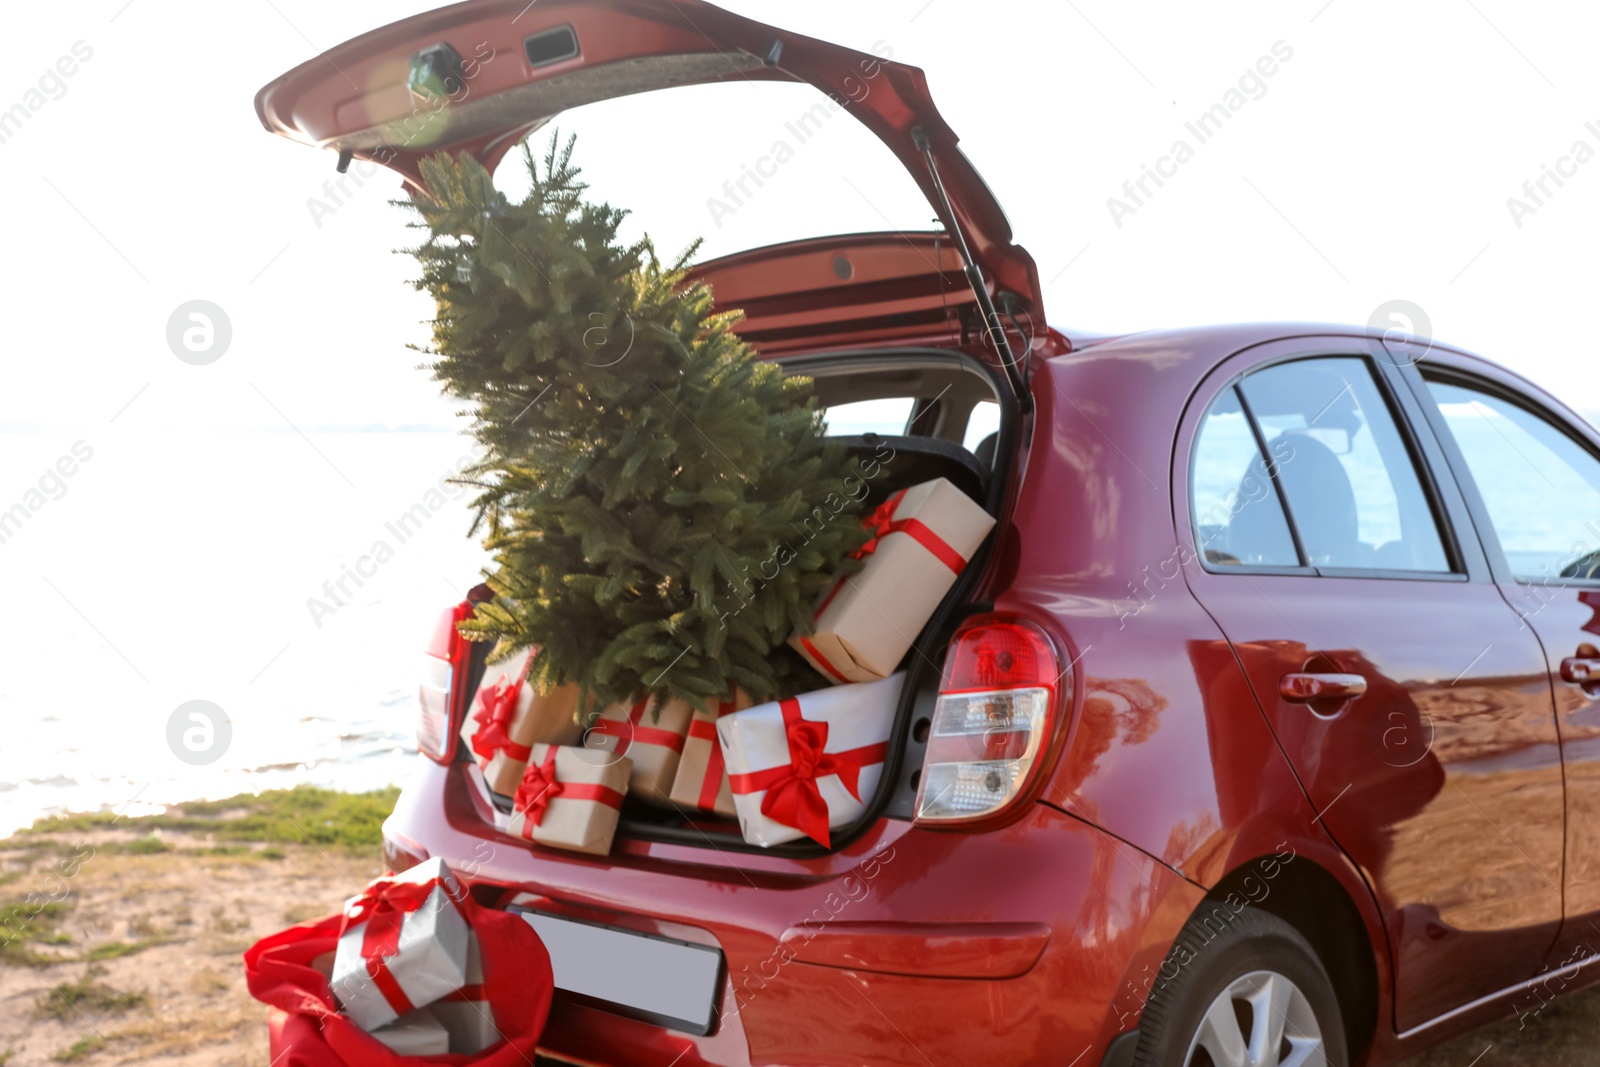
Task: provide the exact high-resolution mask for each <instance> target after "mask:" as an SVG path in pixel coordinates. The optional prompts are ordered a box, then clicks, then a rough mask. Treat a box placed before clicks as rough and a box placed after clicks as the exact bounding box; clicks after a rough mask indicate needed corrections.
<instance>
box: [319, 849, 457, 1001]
mask: <svg viewBox="0 0 1600 1067" xmlns="http://www.w3.org/2000/svg"><path fill="white" fill-rule="evenodd" d="M430 886H431V888H429V887H430ZM463 893H464V890H463V889H462V888H461V883H459V882H457V881H456V878H455V875H453V874H451V873H450V869H449V868H448V867H446V866H445V865H444V862H443V861H442V860H439V859H431V860H428V861H426V862H424V863H420V864H418V865H417V866H415V867H413V868H411V869H410V870H408V871H405V872H403V873H401V874H397V875H395V876H394V877H392V878H389V879H384V880H381V881H378V882H374V883H373V884H372V885H371V886H369V887H368V888H367V890H366V891H364V892H363V893H362V895H361V896H359V897H355V898H352V899H351V901H350V902H349V903H348V904H347V905H346V907H345V914H346V915H347V916H351V917H352V918H357V919H359V921H352V922H350V923H349V925H348V927H347V928H346V929H345V931H344V932H343V933H342V934H340V935H339V942H338V945H337V947H336V948H335V949H334V956H333V977H332V978H331V979H330V980H329V984H330V985H331V986H332V988H333V992H334V995H335V996H337V997H338V998H339V1003H340V1005H341V1007H342V1008H343V1009H344V1013H345V1014H346V1015H348V1016H349V1017H350V1019H351V1021H353V1022H354V1023H355V1024H356V1025H357V1026H359V1027H361V1028H362V1029H363V1030H367V1031H372V1030H376V1029H377V1028H378V1027H380V1026H385V1025H387V1024H389V1023H392V1022H394V1021H395V1020H396V1019H398V1018H399V1017H400V1016H402V1015H405V1014H407V1013H408V1012H410V1011H412V1010H414V1009H416V1008H420V1007H423V1006H425V1005H428V1004H431V1003H433V1002H434V1001H436V1000H438V999H439V998H440V997H443V996H446V995H448V994H450V993H452V992H454V991H455V990H457V989H460V988H461V987H462V986H463V985H464V984H466V980H467V943H468V940H469V939H470V936H471V932H472V931H471V929H470V928H469V927H468V926H467V920H466V919H465V918H464V917H463V916H462V914H461V911H460V909H459V907H458V905H457V904H456V901H458V900H460V899H461V896H462V894H463ZM423 894H426V895H423ZM384 895H388V896H390V897H391V899H392V900H395V901H396V902H397V905H396V906H397V910H399V911H400V912H401V913H402V914H401V917H400V927H399V937H398V940H397V942H396V943H395V945H394V946H393V947H394V948H395V952H394V954H393V955H387V954H385V955H383V956H382V957H380V958H373V959H369V958H368V957H367V956H366V955H365V954H364V947H365V944H366V941H367V934H368V930H369V927H370V926H371V923H372V920H369V919H367V918H364V917H362V916H363V915H364V914H365V912H364V911H363V909H370V907H371V906H372V903H373V900H374V898H375V897H381V896H384ZM381 925H383V923H382V922H381V920H380V926H381ZM374 932H375V933H376V932H377V931H374Z"/></svg>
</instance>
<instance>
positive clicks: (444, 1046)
mask: <svg viewBox="0 0 1600 1067" xmlns="http://www.w3.org/2000/svg"><path fill="white" fill-rule="evenodd" d="M371 1033H372V1036H373V1037H375V1038H377V1039H378V1040H379V1041H382V1042H383V1043H384V1044H385V1045H388V1046H389V1048H390V1050H392V1051H394V1052H397V1053H399V1054H400V1055H402V1056H440V1055H443V1054H444V1053H446V1052H449V1051H451V1049H450V1034H449V1032H448V1031H447V1030H446V1029H445V1028H444V1025H443V1024H442V1023H440V1022H439V1020H438V1019H436V1018H434V1015H433V1012H432V1010H431V1009H429V1008H418V1009H417V1010H416V1011H413V1012H407V1013H406V1014H405V1015H402V1016H400V1018H398V1019H396V1020H395V1021H394V1022H392V1023H390V1024H389V1025H388V1026H380V1027H378V1028H377V1029H376V1030H373V1031H372V1032H371Z"/></svg>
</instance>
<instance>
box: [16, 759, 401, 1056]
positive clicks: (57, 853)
mask: <svg viewBox="0 0 1600 1067" xmlns="http://www.w3.org/2000/svg"><path fill="white" fill-rule="evenodd" d="M296 792H297V793H298V792H300V791H296ZM264 795H265V796H271V794H264ZM281 797H282V795H281V794H280V798H281ZM243 799H244V800H245V801H246V802H250V801H251V798H243ZM382 803H385V801H381V800H380V802H379V806H381V805H382ZM386 803H388V804H391V805H392V803H393V795H392V794H390V795H389V797H388V800H387V801H386ZM255 805H256V807H257V809H259V802H255ZM279 806H280V807H282V808H283V809H284V814H283V815H282V816H277V815H276V813H270V812H268V813H263V812H261V811H260V810H254V811H253V810H252V807H251V805H250V804H249V803H247V804H246V805H245V806H242V807H240V808H235V809H227V808H226V807H225V806H223V805H203V806H201V807H202V809H204V810H203V813H202V814H200V815H198V816H189V817H186V818H185V817H174V816H171V815H169V816H166V817H161V818H159V819H157V820H137V821H130V820H126V819H123V820H120V821H119V822H117V823H115V824H110V823H109V820H106V819H97V820H65V821H58V823H56V824H54V825H55V826H56V827H57V828H56V829H54V830H52V831H50V832H42V833H41V832H37V831H38V829H40V828H42V827H45V826H50V825H52V824H47V823H42V824H40V826H39V827H36V828H35V832H29V833H25V834H19V835H17V836H16V837H13V838H10V839H7V840H5V841H0V904H3V905H4V907H3V909H0V1064H3V1065H4V1067H35V1065H45V1064H56V1063H61V1062H82V1063H86V1064H118V1063H140V1064H151V1065H156V1064H160V1065H163V1067H165V1065H171V1067H179V1065H182V1067H202V1065H204V1067H212V1065H218V1067H221V1065H238V1067H245V1065H252V1067H254V1065H262V1064H266V1063H267V1062H268V1059H269V1057H268V1055H267V1033H266V1023H265V1018H266V1008H265V1007H264V1006H263V1005H262V1004H260V1003H258V1002H257V1001H255V1000H252V999H251V998H250V995H249V994H248V993H247V992H246V991H245V984H244V969H243V966H242V965H241V963H240V959H239V956H240V953H242V952H243V951H244V949H245V948H246V947H247V946H249V945H250V944H251V943H252V942H254V941H255V940H257V939H258V938H260V937H263V936H265V935H267V934H270V933H273V932H275V931H277V930H280V929H282V928H284V927H285V926H289V925H291V924H293V923H296V922H301V921H304V920H306V919H310V918H315V917H317V916H321V915H326V914H329V913H331V912H335V911H338V910H339V908H340V907H341V906H342V905H343V902H344V900H345V898H347V897H349V896H351V895H352V894H354V893H355V892H356V891H357V890H358V889H359V888H360V887H361V886H362V885H364V884H366V882H367V881H369V880H370V879H372V878H373V877H376V876H377V875H378V874H380V873H381V868H382V861H381V859H380V858H379V851H378V848H377V846H376V844H375V827H376V823H375V822H374V821H373V820H372V819H371V818H363V819H361V820H359V821H360V822H361V824H362V826H361V829H360V831H359V832H358V833H357V834H356V835H354V836H355V837H357V838H366V837H369V836H370V837H372V838H373V840H372V841H360V840H352V839H350V838H351V835H349V834H348V833H347V832H346V830H345V828H343V827H342V826H341V825H338V824H336V823H335V820H336V819H338V820H339V821H340V822H343V820H342V819H340V818H339V816H337V815H334V816H333V817H332V818H322V819H317V818H316V816H317V815H318V814H331V813H332V812H333V811H336V810H337V809H338V808H339V807H340V802H339V801H334V802H332V804H330V805H329V809H330V810H329V812H328V813H322V812H312V813H311V814H307V810H305V809H304V808H303V806H302V805H290V804H289V803H288V802H287V801H283V800H281V799H280V802H279ZM175 815H176V816H182V815H183V812H182V809H178V811H177V812H176V813H175ZM274 820H275V821H274ZM153 824H160V825H153ZM321 824H328V825H321ZM302 829H304V830H305V831H307V832H305V833H302V832H301V830H302ZM240 838H243V840H240Z"/></svg>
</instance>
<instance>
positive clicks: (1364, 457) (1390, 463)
mask: <svg viewBox="0 0 1600 1067" xmlns="http://www.w3.org/2000/svg"><path fill="white" fill-rule="evenodd" d="M1239 388H1240V390H1241V392H1242V393H1243V395H1244V399H1245V404H1246V406H1247V407H1248V409H1249V411H1250V414H1251V415H1252V416H1253V417H1254V419H1255V420H1256V424H1257V425H1258V426H1259V427H1260V428H1261V436H1262V439H1263V440H1264V441H1265V442H1266V445H1267V448H1268V450H1269V451H1270V452H1271V453H1272V455H1273V456H1274V458H1275V461H1276V469H1275V470H1274V474H1275V475H1276V477H1277V480H1278V483H1279V485H1280V486H1281V487H1282V489H1283V494H1284V497H1285V498H1286V500H1287V503H1288V511H1289V521H1290V524H1291V526H1292V528H1293V529H1294V531H1295V532H1296V534H1297V535H1298V536H1299V540H1300V545H1301V548H1302V550H1303V551H1304V553H1305V557H1306V562H1307V563H1309V564H1310V565H1311V566H1313V567H1318V568H1323V567H1326V568H1335V569H1361V570H1397V571H1424V572H1428V571H1432V572H1448V571H1449V570H1450V564H1449V561H1448V559H1447V558H1446V556H1445V551H1444V542H1443V540H1442V539H1441V538H1440V536H1439V528H1438V524H1437V522H1436V521H1435V519H1434V515H1433V509H1432V508H1431V507H1430V506H1429V504H1428V498H1427V495H1426V494H1425V493H1424V492H1423V488H1422V481H1421V479H1420V478H1419V477H1418V476H1417V469H1416V466H1415V465H1414V464H1413V462H1412V460H1411V455H1410V452H1409V450H1408V449H1407V448H1406V445H1405V442H1404V441H1403V440H1402V439H1401V436H1400V430H1399V428H1398V427H1397V426H1396V425H1395V421H1394V416H1393V414H1392V413H1391V412H1390V410H1389V406H1388V404H1387V403H1385V402H1384V399H1383V396H1382V394H1381V393H1379V391H1378V384H1377V382H1375V381H1373V378H1372V372H1371V370H1369V369H1368V367H1367V364H1366V362H1365V361H1364V360H1361V359H1357V358H1354V357H1349V356H1328V357H1321V358H1316V359H1302V360H1296V361H1294V362H1290V363H1279V364H1275V365H1274V366H1271V367H1267V368H1266V369H1264V370H1261V371H1258V372H1256V373H1255V374H1252V375H1250V376H1249V377H1247V378H1246V379H1245V380H1244V381H1243V382H1242V383H1241V384H1240V387H1239Z"/></svg>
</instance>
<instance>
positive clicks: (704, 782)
mask: <svg viewBox="0 0 1600 1067" xmlns="http://www.w3.org/2000/svg"><path fill="white" fill-rule="evenodd" d="M749 706H750V697H749V696H748V695H746V693H745V692H744V690H742V689H738V688H735V689H734V692H733V699H731V700H724V701H721V702H719V703H718V704H717V707H716V710H715V711H714V712H704V711H701V710H700V709H699V708H696V709H695V711H694V715H693V716H692V717H691V718H690V719H689V733H688V735H687V736H686V737H685V738H684V741H683V755H682V756H681V757H679V759H678V774H677V777H675V778H674V779H673V781H672V803H673V804H674V805H676V806H677V807H680V808H685V809H694V808H698V809H699V810H701V811H710V812H715V813H716V814H718V815H721V816H723V817H725V818H729V819H731V818H733V817H734V814H735V812H734V807H733V792H732V790H730V789H729V787H728V767H727V763H726V761H724V760H723V758H722V743H721V742H720V741H718V740H717V720H719V719H721V718H722V717H723V716H724V715H731V714H732V713H733V712H736V711H743V710H744V709H745V708H748V707H749Z"/></svg>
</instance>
